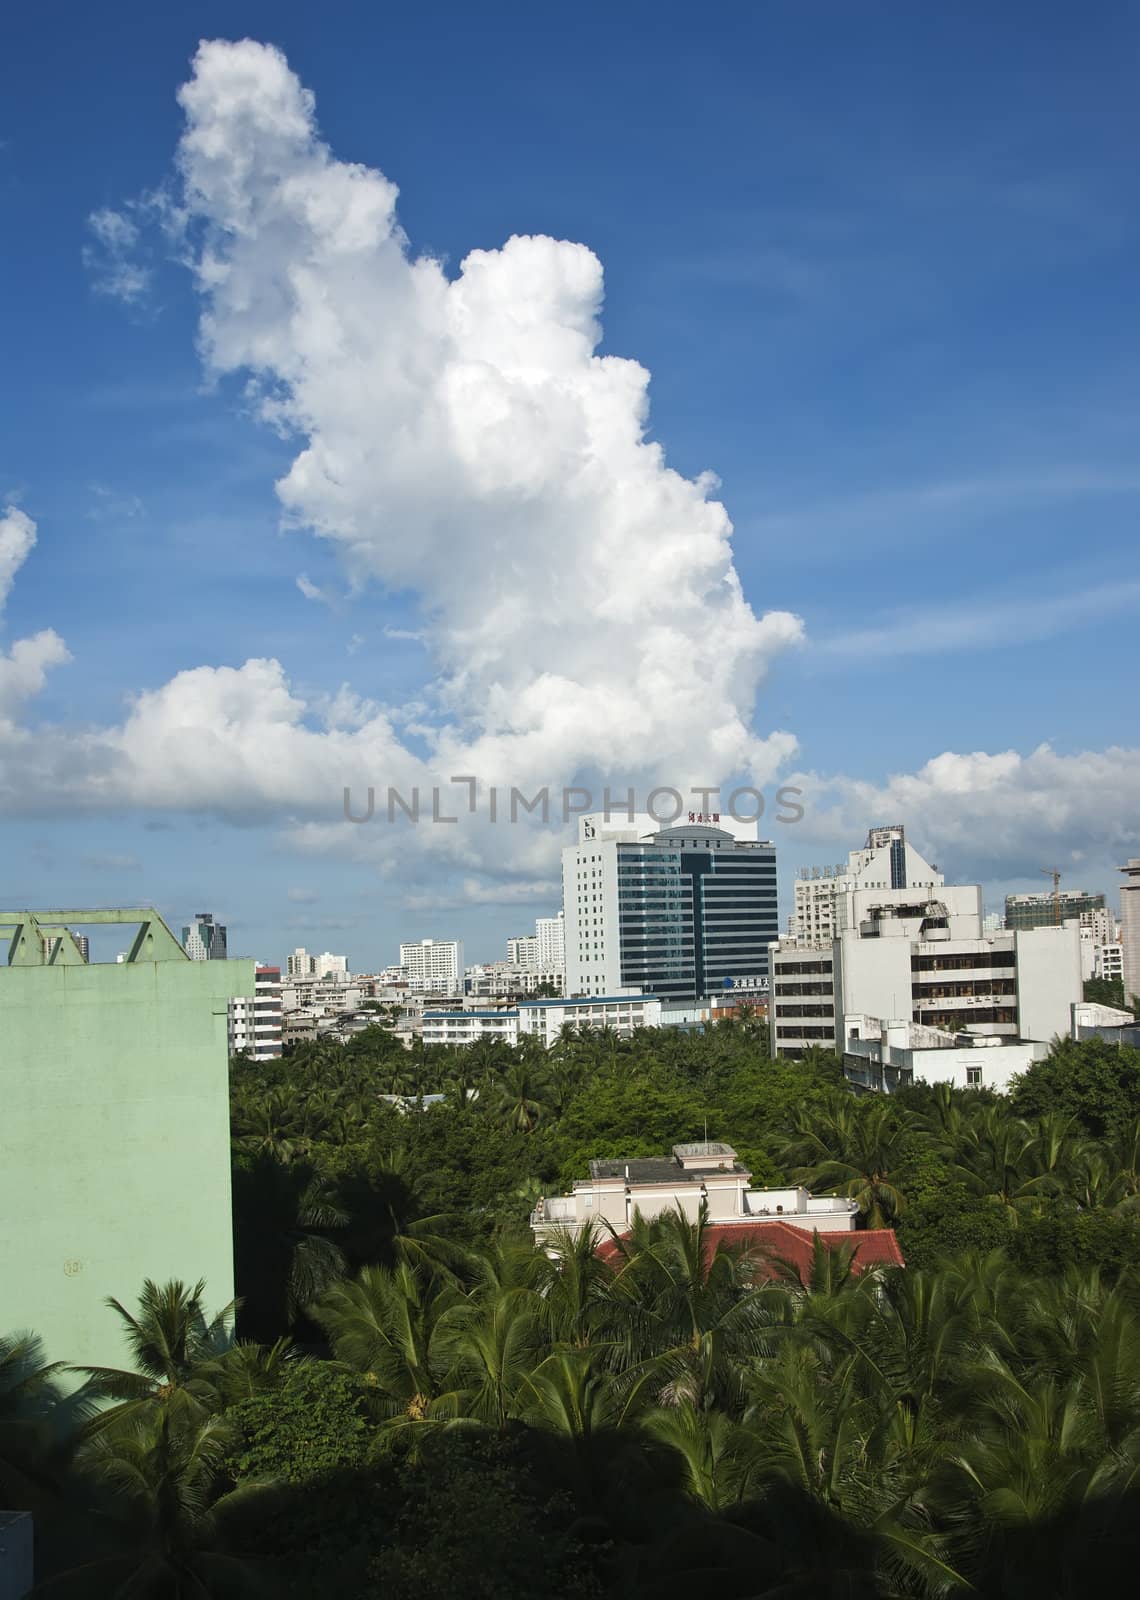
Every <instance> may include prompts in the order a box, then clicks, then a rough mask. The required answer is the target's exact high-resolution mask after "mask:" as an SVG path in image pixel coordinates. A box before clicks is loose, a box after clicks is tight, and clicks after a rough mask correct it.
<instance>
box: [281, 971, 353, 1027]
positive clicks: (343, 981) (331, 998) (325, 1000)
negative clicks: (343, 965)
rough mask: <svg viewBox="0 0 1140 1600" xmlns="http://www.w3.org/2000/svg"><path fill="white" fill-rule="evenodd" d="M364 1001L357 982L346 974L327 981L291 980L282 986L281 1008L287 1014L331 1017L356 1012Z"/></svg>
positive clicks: (288, 979) (335, 974)
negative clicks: (300, 1013)
mask: <svg viewBox="0 0 1140 1600" xmlns="http://www.w3.org/2000/svg"><path fill="white" fill-rule="evenodd" d="M362 998H363V995H362V993H361V989H360V986H359V985H358V984H357V983H356V981H355V979H352V978H348V977H346V976H345V974H344V973H342V972H336V973H332V974H331V975H330V976H329V977H327V978H319V977H316V976H315V975H314V976H311V977H307V978H287V979H286V980H285V981H284V983H282V985H281V1004H282V1007H283V1009H284V1010H285V1011H312V1012H313V1014H314V1015H315V1016H319V1017H327V1016H333V1015H336V1014H338V1013H340V1012H342V1011H355V1010H356V1008H357V1007H358V1006H359V1005H360V1002H361V1000H362Z"/></svg>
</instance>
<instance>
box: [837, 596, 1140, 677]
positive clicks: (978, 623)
mask: <svg viewBox="0 0 1140 1600" xmlns="http://www.w3.org/2000/svg"><path fill="white" fill-rule="evenodd" d="M1137 610H1140V582H1135V581H1127V580H1123V581H1121V582H1119V583H1100V584H1095V585H1093V586H1092V587H1090V588H1086V589H1066V590H1062V591H1060V592H1057V593H1054V594H1045V595H1041V594H1038V595H1031V594H1028V595H1027V594H1026V593H1025V590H1024V588H1020V589H1018V590H1017V591H1016V592H1015V593H1011V594H1008V595H1003V596H999V597H997V598H995V597H994V595H993V594H992V592H991V593H988V594H985V595H975V596H971V597H968V598H966V599H960V600H956V601H953V602H950V603H948V604H946V605H941V606H937V607H935V606H925V607H918V608H915V607H910V608H908V609H907V610H906V611H903V612H898V613H896V614H891V615H887V616H885V617H884V619H883V621H882V622H881V623H879V624H872V625H871V626H869V627H866V628H859V629H856V630H854V631H853V632H847V633H837V634H832V635H831V636H829V637H825V638H822V639H821V640H820V642H819V643H818V644H817V645H816V646H815V647H814V651H813V652H812V653H813V655H814V657H815V659H816V660H817V661H822V663H824V664H828V663H833V664H835V665H841V664H843V663H846V662H849V661H850V660H851V659H852V658H853V657H860V658H863V659H866V658H867V657H889V656H909V655H942V654H946V653H948V652H952V651H955V650H978V649H979V648H981V649H984V648H987V647H999V646H1002V645H1008V644H1009V643H1010V642H1011V641H1016V642H1017V643H1018V644H1024V643H1027V642H1029V641H1031V640H1038V639H1050V638H1053V637H1054V636H1055V635H1057V634H1061V633H1064V632H1067V631H1068V630H1069V629H1071V628H1079V627H1081V626H1083V625H1084V624H1085V623H1088V622H1095V621H1096V620H1097V619H1098V618H1102V617H1105V618H1107V617H1110V616H1118V615H1120V614H1122V613H1127V612H1134V611H1137Z"/></svg>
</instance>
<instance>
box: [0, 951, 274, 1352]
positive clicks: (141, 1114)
mask: <svg viewBox="0 0 1140 1600" xmlns="http://www.w3.org/2000/svg"><path fill="white" fill-rule="evenodd" d="M252 993H253V962H252V961H149V962H140V963H138V964H137V965H129V964H123V965H117V964H116V965H90V966H63V967H0V1333H11V1332H13V1331H15V1330H17V1329H29V1330H31V1331H33V1332H36V1333H38V1334H40V1335H41V1337H42V1338H43V1341H44V1346H45V1350H46V1355H47V1358H48V1359H49V1360H53V1361H56V1360H62V1361H71V1362H75V1363H77V1364H80V1365H85V1366H86V1365H105V1366H121V1365H124V1364H125V1362H126V1352H125V1349H124V1347H123V1343H122V1340H121V1339H120V1337H119V1334H118V1329H117V1320H118V1319H117V1318H116V1317H115V1315H114V1313H113V1312H111V1311H108V1310H107V1308H106V1307H105V1306H104V1304H103V1299H104V1297H105V1296H106V1295H114V1296H115V1297H116V1298H117V1299H119V1300H121V1301H122V1302H123V1304H124V1305H126V1306H127V1307H128V1308H130V1309H132V1310H133V1309H134V1304H135V1301H136V1300H137V1297H138V1292H139V1289H140V1288H141V1286H142V1280H143V1279H144V1278H146V1277H150V1278H154V1279H156V1280H157V1281H160V1282H161V1281H163V1280H165V1279H168V1278H182V1279H183V1280H185V1281H186V1282H188V1283H194V1282H196V1281H197V1280H198V1279H199V1278H205V1279H206V1305H207V1308H208V1309H209V1310H211V1311H213V1310H217V1309H219V1308H220V1307H221V1306H223V1305H225V1304H226V1303H227V1302H228V1301H229V1300H231V1299H232V1298H233V1292H234V1288H233V1225H232V1218H231V1210H230V1166H229V1110H228V1082H227V1077H228V1061H227V1043H226V1009H227V1001H228V999H229V998H230V997H231V996H233V995H239V994H245V995H252Z"/></svg>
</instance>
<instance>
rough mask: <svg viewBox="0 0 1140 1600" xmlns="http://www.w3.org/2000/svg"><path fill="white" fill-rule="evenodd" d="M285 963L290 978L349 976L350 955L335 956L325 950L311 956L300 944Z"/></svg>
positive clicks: (345, 977)
mask: <svg viewBox="0 0 1140 1600" xmlns="http://www.w3.org/2000/svg"><path fill="white" fill-rule="evenodd" d="M285 965H286V971H287V975H288V976H289V977H290V978H344V979H347V977H348V957H347V956H334V955H333V954H332V952H331V951H330V950H325V951H323V952H322V953H321V954H320V955H319V956H311V955H310V954H309V952H308V951H307V950H306V949H305V948H304V947H303V946H299V947H298V948H297V949H296V950H294V952H293V954H292V955H291V956H289V957H288V958H287V960H286V963H285Z"/></svg>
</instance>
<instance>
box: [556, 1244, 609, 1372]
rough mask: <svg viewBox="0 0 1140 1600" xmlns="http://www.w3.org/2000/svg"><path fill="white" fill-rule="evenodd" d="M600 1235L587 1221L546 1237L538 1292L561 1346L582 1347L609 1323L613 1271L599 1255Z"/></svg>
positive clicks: (600, 1332)
mask: <svg viewBox="0 0 1140 1600" xmlns="http://www.w3.org/2000/svg"><path fill="white" fill-rule="evenodd" d="M600 1237H601V1229H600V1227H599V1225H598V1224H597V1223H587V1224H586V1226H585V1227H583V1228H579V1229H578V1230H577V1232H574V1231H572V1230H570V1229H568V1228H558V1229H554V1230H552V1231H551V1232H550V1234H548V1236H547V1238H546V1240H545V1245H544V1249H545V1252H546V1259H547V1261H548V1265H547V1266H546V1268H545V1269H544V1270H545V1281H544V1282H543V1283H542V1285H541V1289H540V1292H541V1293H542V1296H543V1299H544V1300H545V1302H546V1312H547V1318H548V1323H549V1327H550V1333H551V1337H552V1338H553V1339H554V1341H555V1342H556V1343H557V1344H559V1345H573V1346H576V1347H578V1348H579V1349H581V1348H584V1347H585V1346H587V1345H589V1344H591V1343H593V1342H594V1341H595V1340H596V1339H597V1337H598V1336H599V1335H602V1336H603V1337H604V1330H605V1329H607V1328H608V1327H609V1326H611V1325H612V1321H613V1313H614V1300H613V1293H612V1289H613V1277H614V1275H613V1269H612V1268H611V1267H610V1266H609V1264H608V1263H607V1262H606V1261H604V1260H603V1259H602V1257H601V1256H600V1255H599V1254H598V1241H599V1239H600Z"/></svg>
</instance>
